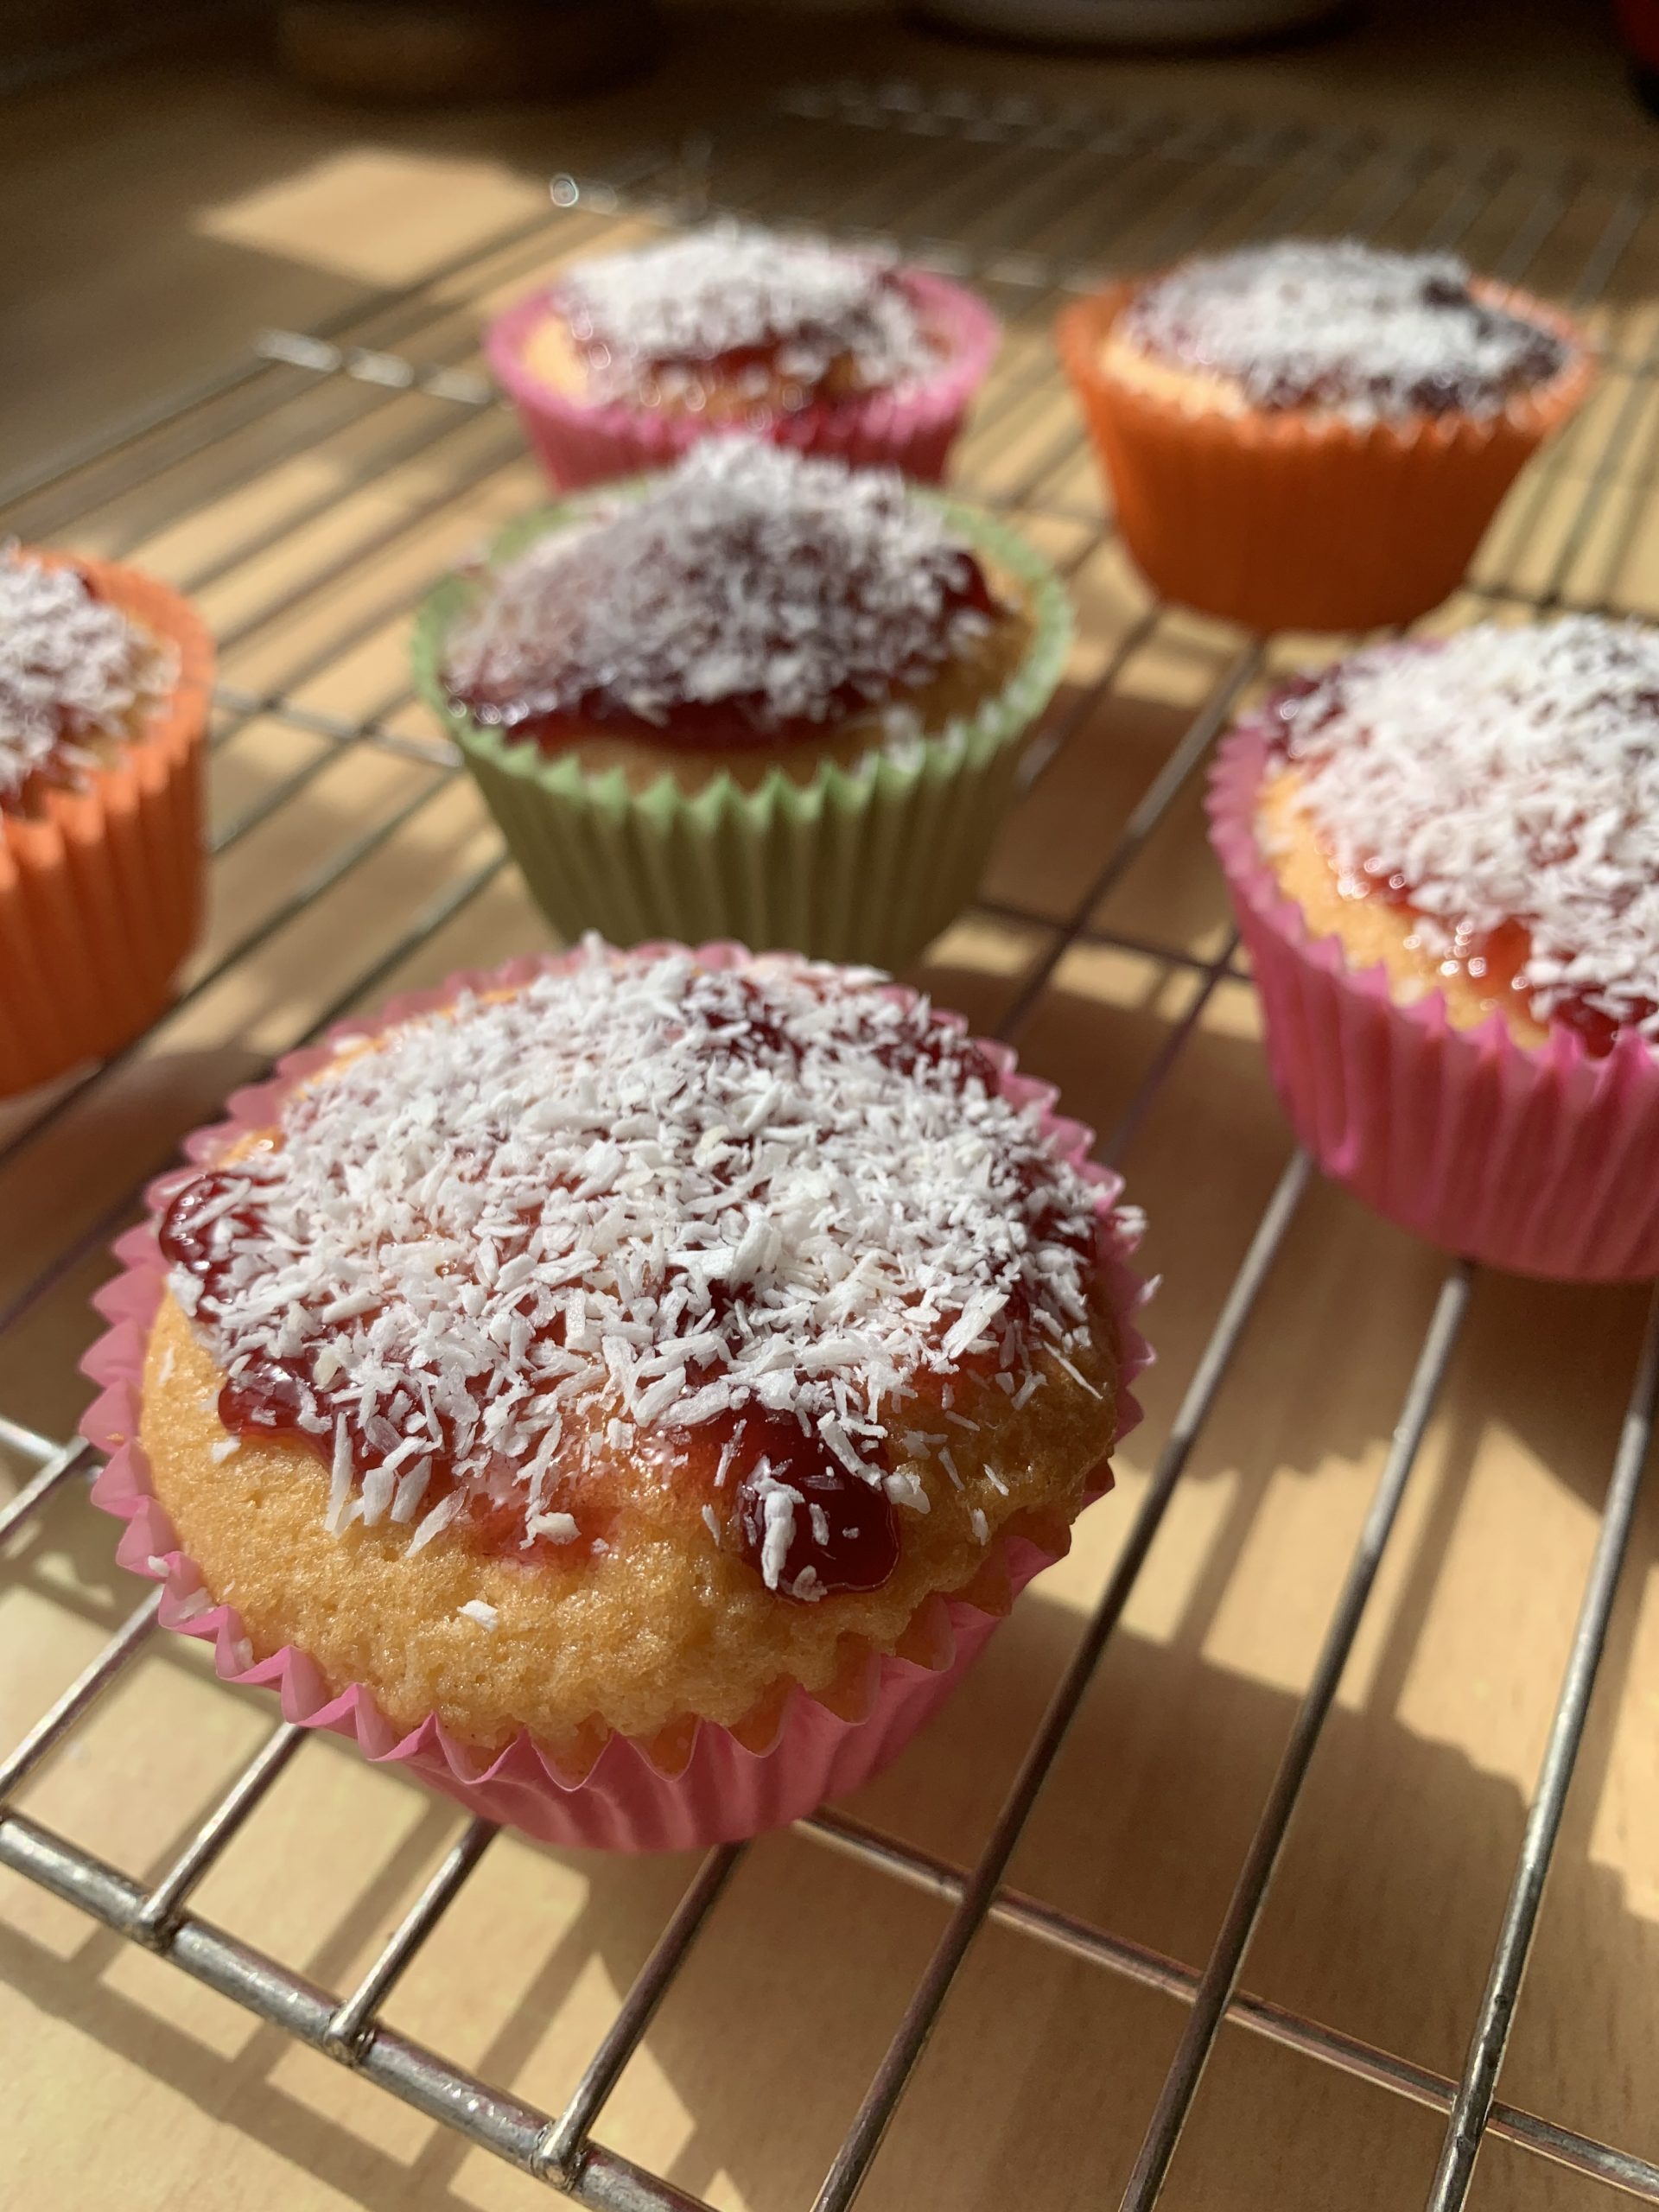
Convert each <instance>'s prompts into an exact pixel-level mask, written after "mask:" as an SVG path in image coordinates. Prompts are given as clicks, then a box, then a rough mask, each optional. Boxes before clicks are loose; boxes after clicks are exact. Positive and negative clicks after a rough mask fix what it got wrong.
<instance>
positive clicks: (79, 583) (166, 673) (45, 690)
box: [0, 545, 174, 802]
mask: <svg viewBox="0 0 1659 2212" xmlns="http://www.w3.org/2000/svg"><path fill="white" fill-rule="evenodd" d="M173 675H174V662H173V657H172V655H171V653H170V652H168V651H166V650H165V649H163V648H162V647H161V646H159V645H156V642H155V640H154V639H151V638H150V637H149V634H148V632H145V631H143V630H142V629H140V628H139V626H137V623H135V622H132V621H130V620H129V619H128V618H127V616H126V615H125V614H124V613H122V611H121V609H120V608H119V607H113V606H111V604H110V603H109V601H106V600H102V599H99V597H98V595H97V594H96V593H95V592H93V591H92V588H90V587H89V586H88V584H87V582H86V579H85V578H84V577H83V576H82V575H81V574H80V572H79V570H78V569H73V568H68V567H56V566H52V565H48V563H46V562H43V561H40V560H37V559H35V557H34V556H32V555H30V554H28V553H25V552H23V551H22V550H20V549H19V548H18V547H16V546H15V545H14V546H10V547H6V548H0V802H3V801H5V800H7V799H15V798H17V797H18V795H19V794H20V793H21V792H22V791H23V790H24V788H25V786H26V785H29V782H30V781H31V780H32V779H34V778H35V777H37V776H52V777H57V778H62V777H66V776H67V777H73V776H74V775H76V774H79V772H82V771H83V770H85V769H86V768H89V767H91V766H92V765H93V755H92V753H91V752H90V751H89V750H88V747H90V746H91V744H92V742H93V741H95V740H98V739H100V738H102V739H107V740H111V741H113V740H115V739H118V738H122V737H125V736H128V735H130V734H131V720H132V716H133V715H134V713H135V711H136V710H137V709H143V708H148V707H150V706H153V705H155V704H156V703H157V702H159V701H161V700H162V698H164V697H165V696H166V695H167V691H168V687H169V686H170V684H171V683H172V681H173Z"/></svg>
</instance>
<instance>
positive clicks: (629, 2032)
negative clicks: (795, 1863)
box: [536, 1843, 744, 2191]
mask: <svg viewBox="0 0 1659 2212" xmlns="http://www.w3.org/2000/svg"><path fill="white" fill-rule="evenodd" d="M743 1851H744V1846H743V1845H742V1844H741V1843H728V1844H722V1845H721V1847H720V1848H719V1849H718V1850H715V1851H711V1852H710V1853H709V1856H708V1857H707V1858H706V1859H704V1860H703V1862H702V1866H701V1867H700V1868H699V1870H698V1872H697V1876H696V1880H695V1881H694V1882H693V1883H692V1884H691V1886H690V1889H688V1890H687V1891H686V1893H685V1895H684V1896H683V1897H682V1898H681V1899H680V1902H679V1904H678V1905H677V1907H676V1909H675V1912H674V1916H673V1918H672V1919H671V1921H670V1922H669V1923H668V1925H667V1927H666V1928H664V1930H663V1932H662V1934H661V1935H660V1936H658V1939H657V1941H656V1942H655V1944H654V1945H653V1946H652V1953H651V1956H650V1957H649V1958H648V1959H647V1960H646V1961H645V1965H644V1966H643V1967H641V1968H640V1969H639V1973H638V1974H636V1975H635V1976H634V1980H633V1986H632V1988H631V1989H630V1990H629V1992H628V1993H627V1996H626V1999H624V2000H623V2004H622V2006H621V2009H620V2012H618V2013H617V2016H616V2018H615V2019H614V2020H613V2022H612V2023H611V2025H610V2028H609V2030H608V2031H607V2034H606V2037H605V2039H604V2041H603V2042H602V2043H601V2044H600V2046H599V2049H598V2050H596V2051H595V2052H594V2055H593V2056H592V2058H591V2059H590V2060H589V2061H588V2067H587V2070H586V2071H585V2072H584V2074H583V2075H582V2079H581V2081H580V2082H577V2084H576V2087H575V2091H574V2092H573V2093H572V2095H571V2098H570V2101H569V2104H567V2105H566V2107H565V2108H564V2110H563V2112H562V2113H560V2115H559V2117H558V2119H557V2120H554V2121H553V2122H552V2123H551V2124H550V2126H549V2127H548V2130H547V2133H546V2134H545V2136H544V2137H543V2140H542V2142H541V2143H540V2145H538V2146H537V2152H536V2167H537V2171H539V2172H541V2173H543V2174H544V2175H545V2176H546V2177H547V2178H548V2180H550V2181H551V2182H553V2183H555V2184H556V2186H557V2187H558V2188H560V2189H563V2190H567V2191H568V2190H569V2188H570V2185H571V2183H572V2182H573V2181H574V2180H575V2178H576V2177H577V2176H578V2175H579V2173H580V2171H581V2169H582V2160H583V2159H584V2158H586V2157H587V2155H588V2137H589V2135H590V2134H591V2133H592V2131H593V2126H594V2121H595V2120H597V2119H598V2118H599V2115H600V2113H601V2110H602V2109H603V2107H604V2105H605V2101H606V2100H607V2098H608V2097H609V2095H610V2094H611V2092H612V2090H613V2089H614V2088H615V2087H616V2085H617V2083H618V2082H619V2081H620V2079H621V2078H622V2069H623V2068H624V2067H625V2066H626V2064H627V2063H628V2061H629V2059H631V2058H632V2056H633V2054H634V2052H635V2051H636V2050H638V2049H639V2044H640V2040H641V2038H642V2037H644V2035H645V2030H646V2029H647V2028H648V2027H649V2026H650V2025H651V2023H652V2019H653V2018H655V2016H656V2012H657V2008H658V2005H660V2004H661V2003H662V2001H663V1999H664V1997H665V1996H666V1995H667V1994H668V1988H669V1984H670V1983H671V1981H672V1980H673V1979H674V1977H675V1975H676V1974H677V1973H678V1972H679V1970H680V1967H681V1966H682V1965H683V1962H684V1959H685V1955H686V1953H687V1952H688V1951H689V1950H690V1948H691V1946H692V1944H693V1943H694V1942H696V1939H697V1936H699V1934H700V1933H701V1932H702V1928H703V1926H704V1924H705V1923H706V1922H707V1921H708V1918H709V1914H710V1913H711V1912H712V1911H713V1910H714V1909H715V1905H716V1904H718V1903H719V1901H720V1898H721V1895H722V1894H723V1893H724V1891H725V1889H726V1885H727V1884H728V1882H729V1881H730V1880H731V1878H732V1876H733V1874H734V1873H735V1872H736V1871H737V1866H738V1862H739V1860H740V1859H741V1858H742V1856H743Z"/></svg>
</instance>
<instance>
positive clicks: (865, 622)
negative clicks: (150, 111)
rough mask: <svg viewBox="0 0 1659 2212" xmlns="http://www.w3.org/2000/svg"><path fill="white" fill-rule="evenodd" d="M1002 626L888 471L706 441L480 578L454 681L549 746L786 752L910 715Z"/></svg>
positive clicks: (474, 700)
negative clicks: (885, 715) (636, 743)
mask: <svg viewBox="0 0 1659 2212" xmlns="http://www.w3.org/2000/svg"><path fill="white" fill-rule="evenodd" d="M1002 613H1003V609H1002V608H1001V606H1000V605H999V603H998V601H996V599H995V595H994V594H993V593H992V591H991V589H990V588H989V585H988V582H987V580H986V577H985V575H984V572H983V570H982V568H981V567H980V564H979V563H978V562H977V561H976V558H975V557H974V555H973V553H972V552H971V551H970V550H969V547H968V546H967V544H966V543H964V542H963V541H962V540H960V539H959V538H957V537H955V536H954V535H953V534H952V532H951V531H950V527H949V526H948V524H947V523H946V521H945V519H944V517H943V516H942V515H941V514H940V512H938V510H937V509H936V508H934V507H932V506H931V505H927V504H925V502H924V501H922V500H920V499H917V498H916V497H915V495H914V494H913V493H912V492H911V491H910V489H909V488H908V486H906V484H905V483H904V481H903V480H902V479H900V478H899V476H898V475H897V474H894V473H893V472H891V471H882V470H861V471H857V472H854V471H849V470H848V469H847V468H845V467H842V465H841V464H840V463H839V462H836V461H813V460H808V459H804V458H803V457H802V456H801V455H799V454H795V453H792V452H787V451H784V450H780V449H779V448H775V447H771V446H765V445H757V444H754V443H753V442H750V441H749V440H747V438H734V437H722V438H717V439H709V440H706V441H705V442H703V443H702V444H701V445H699V446H697V447H696V448H694V449H693V451H692V453H691V454H690V456H689V457H688V458H687V459H686V460H685V461H683V463H682V464H681V465H680V466H679V467H677V469H675V470H673V471H672V472H671V474H668V475H667V476H664V477H663V478H660V479H659V480H658V481H657V483H656V484H655V486H653V487H652V490H651V491H650V492H649V493H647V494H646V495H645V497H644V498H643V499H636V500H632V501H627V502H622V503H619V504H617V505H614V506H613V507H612V508H611V509H609V510H608V511H607V512H603V513H602V514H601V516H600V517H599V518H597V519H595V520H594V521H592V522H590V523H589V524H587V525H585V526H582V527H573V528H570V529H567V530H565V531H561V532H558V533H556V534H555V535H553V536H551V537H547V538H544V539H543V540H542V541H541V542H540V543H537V545H535V546H533V547H532V548H531V550H530V551H529V552H527V553H525V554H524V555H522V556H519V558H518V560H516V561H513V562H511V563H508V564H507V565H506V566H505V567H504V568H503V569H500V570H499V571H498V572H496V573H494V574H493V575H487V576H486V577H485V578H484V579H483V580H482V583H481V588H480V593H479V596H478V599H477V601H476V602H475V605H474V608H473V610H472V611H471V612H470V613H468V614H467V616H466V617H465V618H464V619H463V620H461V622H460V623H459V624H458V625H457V626H456V629H455V631H454V634H453V635H452V637H451V639H450V641H449V647H448V663H447V666H446V669H445V683H446V687H447V689H448V693H449V696H450V697H451V699H452V700H454V702H455V703H456V704H457V705H458V706H461V707H462V708H464V709H466V710H467V713H468V714H469V715H472V717H473V718H474V720H475V721H479V722H481V723H483V724H485V725H486V726H487V727H490V728H499V729H500V730H501V731H503V732H504V734H507V735H509V736H512V737H515V738H525V739H531V740H534V741H536V742H537V743H539V744H540V745H541V746H543V747H544V748H545V749H547V750H548V751H556V750H558V749H559V748H560V747H564V746H567V745H569V744H572V743H575V742H577V741H580V740H581V739H582V738H583V737H584V736H588V735H591V734H593V733H594V731H596V730H597V731H604V732H608V733H612V734H618V735H624V734H626V735H629V736H632V737H638V738H645V739H647V740H651V741H658V742H664V743H667V744H670V745H673V746H684V747H719V748H735V747H749V746H758V745H785V744H788V743H790V742H791V741H798V740H800V739H802V738H808V737H811V736H813V735H817V734H822V732H823V729H824V728H825V727H826V726H832V725H834V724H835V723H836V722H839V721H844V720H846V719H847V718H848V717H849V716H853V715H858V714H861V713H864V712H868V711H869V710H871V709H900V710H902V709H903V708H904V707H905V705H906V701H907V699H908V698H909V697H910V696H912V694H913V693H914V692H915V691H916V690H918V689H919V688H920V687H921V686H923V685H925V684H926V683H929V682H930V681H931V680H932V679H933V678H934V677H937V676H938V673H939V671H941V670H942V669H943V668H944V667H945V666H946V665H947V664H948V663H949V662H950V660H951V659H952V658H954V657H956V656H957V655H960V654H961V653H962V652H964V651H965V650H967V649H969V648H970V647H971V646H972V645H973V643H974V642H975V641H976V639H980V638H982V637H983V636H984V635H985V633H986V632H987V631H988V629H989V628H990V627H991V626H992V625H993V624H994V623H995V620H997V619H998V618H999V617H1000V616H1001V614H1002Z"/></svg>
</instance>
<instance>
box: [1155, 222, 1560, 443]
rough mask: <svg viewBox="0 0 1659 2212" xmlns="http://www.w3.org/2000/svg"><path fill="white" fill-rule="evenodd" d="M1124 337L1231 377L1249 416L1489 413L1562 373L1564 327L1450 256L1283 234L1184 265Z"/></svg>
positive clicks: (1164, 281)
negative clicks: (1486, 294)
mask: <svg viewBox="0 0 1659 2212" xmlns="http://www.w3.org/2000/svg"><path fill="white" fill-rule="evenodd" d="M1121 328H1122V334H1123V336H1124V337H1125V338H1127V339H1128V340H1129V341H1130V342H1131V343H1132V344H1133V345H1135V346H1138V347H1139V348H1140V349H1141V351H1142V352H1144V353H1149V354H1151V355H1153V356H1154V358H1155V359H1159V360H1161V361H1168V362H1172V363H1173V364H1174V365H1177V366H1179V367H1182V368H1186V369H1192V370H1196V371H1198V372H1200V373H1202V374H1205V375H1209V376H1221V377H1225V378H1229V379H1230V380H1231V381H1232V382H1233V383H1235V384H1236V385H1239V386H1240V387H1241V388H1242V390H1243V393H1244V396H1245V397H1246V398H1247V399H1248V400H1249V402H1250V404H1252V405H1253V406H1256V407H1264V408H1269V409H1277V408H1287V407H1307V406H1314V407H1333V408H1340V409H1342V410H1344V412H1345V413H1349V414H1352V415H1356V416H1360V417H1363V418H1383V419H1387V418H1389V417H1391V416H1393V417H1397V416H1407V415H1414V414H1427V415H1443V414H1446V413H1449V412H1451V411H1452V410H1458V411H1459V412H1462V413H1465V414H1489V413H1491V412H1494V411H1495V410H1497V408H1499V407H1501V406H1502V405H1503V402H1504V400H1505V399H1506V398H1508V397H1509V396H1510V394H1511V393H1513V392H1516V391H1522V390H1524V389H1526V388H1527V387H1528V386H1529V385H1538V384H1541V383H1545V382H1547V381H1548V379H1549V378H1552V377H1554V376H1556V375H1558V374H1559V373H1560V370H1561V369H1562V367H1563V366H1564V365H1565V364H1566V360H1567V346H1566V345H1565V343H1564V342H1563V340H1561V339H1560V338H1559V337H1558V336H1557V335H1556V334H1555V333H1554V331H1551V330H1548V329H1545V328H1544V327H1542V326H1541V324H1539V323H1536V322H1532V321H1528V320H1527V318H1526V317H1525V316H1524V315H1514V314H1510V312H1508V311H1507V310H1506V309H1505V308H1502V307H1500V306H1498V305H1497V304H1495V303H1494V302H1492V301H1491V300H1489V299H1484V298H1482V297H1481V296H1480V295H1479V293H1478V290H1477V289H1476V288H1475V279H1474V277H1473V276H1472V274H1471V270H1469V268H1468V266H1467V264H1465V263H1464V262H1462V261H1460V260H1459V259H1458V257H1456V256H1455V255H1454V254H1448V253H1422V254H1411V253H1392V252H1386V251H1382V250H1380V249H1378V248H1376V247H1373V246H1367V245H1359V244H1358V243H1357V242H1356V241H1355V240H1352V239H1338V240H1336V241H1334V242H1331V243H1315V242H1313V241H1310V240H1306V239H1300V238H1281V239H1279V240H1277V241H1276V242H1275V243H1274V244H1273V245H1264V246H1247V247H1244V248H1243V249H1242V250H1241V251H1238V252H1236V253H1230V254H1220V255H1217V256H1214V257H1204V258H1200V259H1198V260H1194V261H1188V262H1183V263H1182V264H1180V265H1179V267H1177V268H1176V269H1174V270H1172V271H1171V272H1170V273H1169V275H1167V276H1166V277H1159V278H1156V279H1154V281H1153V282H1151V283H1147V284H1146V285H1145V286H1143V287H1142V289H1141V291H1140V292H1139V293H1137V295H1136V296H1135V299H1134V301H1133V302H1132V303H1131V305H1130V306H1129V308H1128V310H1127V311H1126V313H1125V314H1124V315H1123V317H1122V324H1121Z"/></svg>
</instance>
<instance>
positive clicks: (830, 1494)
mask: <svg viewBox="0 0 1659 2212" xmlns="http://www.w3.org/2000/svg"><path fill="white" fill-rule="evenodd" d="M709 1441H710V1443H711V1444H712V1445H713V1446H714V1448H715V1450H717V1451H718V1452H721V1454H725V1453H727V1452H728V1451H729V1455H730V1456H729V1459H728V1471H727V1473H726V1478H725V1482H724V1484H723V1487H724V1489H725V1490H726V1491H727V1492H728V1494H729V1495H730V1496H731V1497H732V1499H733V1513H732V1522H731V1526H732V1530H733V1533H734V1535H735V1537H736V1540H737V1542H738V1545H739V1547H740V1548H741V1551H742V1554H743V1556H744V1558H745V1559H747V1560H748V1562H749V1564H750V1566H751V1567H753V1568H754V1570H755V1572H756V1573H758V1574H760V1575H761V1576H762V1577H763V1579H764V1580H766V1582H767V1583H768V1584H769V1585H770V1586H772V1587H773V1588H775V1589H777V1590H779V1591H780V1592H782V1593H783V1595H784V1596H785V1597H789V1598H806V1597H808V1596H809V1594H810V1596H811V1597H814V1598H817V1597H825V1596H832V1595H834V1594H835V1593H836V1592H837V1591H846V1590H879V1589H880V1586H881V1585H882V1584H883V1583H884V1582H886V1581H887V1579H888V1577H889V1576H890V1575H891V1574H892V1573H893V1569H894V1568H895V1567H897V1566H898V1564H899V1516H898V1512H897V1510H896V1509H895V1508H894V1506H893V1501H892V1499H891V1498H890V1497H888V1496H887V1491H885V1490H884V1489H882V1488H880V1486H879V1485H878V1484H874V1483H871V1482H867V1481H865V1480H864V1478H862V1477H861V1476H860V1475H856V1474H855V1473H854V1472H853V1471H852V1470H851V1469H850V1468H849V1467H846V1466H843V1465H842V1463H841V1461H840V1460H839V1459H836V1456H835V1454H834V1453H833V1452H830V1451H829V1447H828V1446H826V1445H825V1444H823V1442H822V1441H821V1440H820V1439H819V1438H818V1437H817V1436H816V1435H810V1434H808V1433H806V1432H805V1431H804V1430H803V1429H802V1427H801V1426H800V1423H799V1422H798V1421H796V1420H795V1419H794V1418H793V1417H792V1416H791V1415H790V1414H771V1413H764V1412H761V1411H760V1410H758V1409H757V1410H753V1411H751V1412H748V1413H746V1414H740V1415H738V1416H736V1417H735V1418H734V1420H732V1421H728V1422H725V1423H721V1424H720V1425H719V1433H718V1434H717V1435H716V1436H715V1437H714V1438H712V1439H711V1440H709ZM779 1484H783V1485H785V1486H786V1488H787V1490H789V1491H794V1492H795V1493H796V1494H797V1495H796V1497H794V1498H793V1499H788V1498H785V1505H786V1507H787V1511H786V1512H785V1515H784V1516H783V1525H784V1526H785V1528H786V1529H787V1531H788V1535H787V1542H786V1544H785V1545H784V1547H783V1548H782V1556H781V1558H779V1557H778V1556H777V1552H778V1538H777V1536H776V1535H775V1534H774V1533H773V1532H774V1531H775V1529H777V1527H778V1525H779V1524H778V1521H777V1518H776V1508H773V1509H772V1510H771V1511H769V1510H768V1505H767V1499H768V1497H769V1496H771V1497H779V1495H780V1494H781V1493H780V1492H779V1487H778V1486H779ZM716 1510H717V1511H718V1508H716ZM769 1548H770V1551H771V1556H770V1557H769V1555H768V1554H769Z"/></svg>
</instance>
